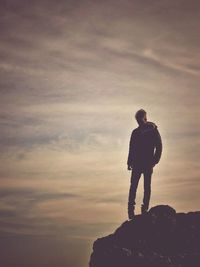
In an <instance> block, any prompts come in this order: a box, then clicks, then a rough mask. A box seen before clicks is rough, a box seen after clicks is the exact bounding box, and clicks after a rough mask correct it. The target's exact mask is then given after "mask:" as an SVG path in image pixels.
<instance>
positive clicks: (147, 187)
mask: <svg viewBox="0 0 200 267" xmlns="http://www.w3.org/2000/svg"><path fill="white" fill-rule="evenodd" d="M142 173H143V174H144V198H143V205H144V207H145V208H147V209H148V208H149V201H150V196H151V176H152V173H153V168H147V169H145V170H132V174H131V186H130V190H129V198H128V207H129V208H132V207H133V206H134V205H135V204H136V203H135V198H136V191H137V187H138V183H139V180H140V177H141V175H142Z"/></svg>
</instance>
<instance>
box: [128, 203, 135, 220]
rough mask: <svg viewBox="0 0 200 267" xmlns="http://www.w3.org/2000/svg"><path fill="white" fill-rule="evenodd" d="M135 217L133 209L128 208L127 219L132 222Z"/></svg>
mask: <svg viewBox="0 0 200 267" xmlns="http://www.w3.org/2000/svg"><path fill="white" fill-rule="evenodd" d="M134 216H135V207H134V206H133V207H128V218H129V220H132V219H133V218H134Z"/></svg>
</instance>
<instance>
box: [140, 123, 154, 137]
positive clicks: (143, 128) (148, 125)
mask: <svg viewBox="0 0 200 267" xmlns="http://www.w3.org/2000/svg"><path fill="white" fill-rule="evenodd" d="M155 129H157V125H156V124H155V123H154V122H151V121H147V122H146V123H145V124H144V125H142V126H138V130H140V132H141V133H142V134H143V133H146V132H149V131H154V130H155Z"/></svg>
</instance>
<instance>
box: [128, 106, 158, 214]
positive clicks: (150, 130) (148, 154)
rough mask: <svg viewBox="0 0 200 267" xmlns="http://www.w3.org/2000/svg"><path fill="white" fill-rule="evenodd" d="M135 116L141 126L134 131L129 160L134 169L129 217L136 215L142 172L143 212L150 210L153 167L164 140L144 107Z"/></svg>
mask: <svg viewBox="0 0 200 267" xmlns="http://www.w3.org/2000/svg"><path fill="white" fill-rule="evenodd" d="M135 118H136V120H137V123H138V125H139V126H138V127H137V128H136V129H134V130H133V131H132V134H131V138H130V143H129V154H128V160H127V165H128V170H131V171H132V174H131V186H130V190H129V198H128V216H129V219H133V217H134V210H135V204H136V203H135V198H136V191H137V186H138V182H139V179H140V177H141V175H142V173H143V175H144V198H143V204H142V206H141V213H142V214H144V213H146V212H147V211H148V208H149V201H150V195H151V176H152V173H153V167H154V166H155V165H156V164H158V162H159V160H160V157H161V153H162V141H161V136H160V133H159V131H158V129H157V125H156V124H155V123H153V122H148V121H147V113H146V111H145V110H143V109H140V110H138V111H137V112H136V114H135Z"/></svg>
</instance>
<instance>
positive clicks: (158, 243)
mask: <svg viewBox="0 0 200 267" xmlns="http://www.w3.org/2000/svg"><path fill="white" fill-rule="evenodd" d="M89 266H90V267H112V266H113V267H190V266H191V267H197V266H198V267H199V266H200V212H189V213H176V211H175V210H174V209H173V208H172V207H170V206H168V205H159V206H156V207H153V208H151V209H150V211H149V212H148V213H146V214H145V215H137V216H135V217H134V219H133V220H130V221H125V222H124V223H123V224H122V225H121V226H120V227H119V228H117V229H116V230H115V232H114V233H112V234H111V235H109V236H106V237H102V238H98V239H97V240H96V241H95V242H94V245H93V252H92V254H91V258H90V262H89Z"/></svg>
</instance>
